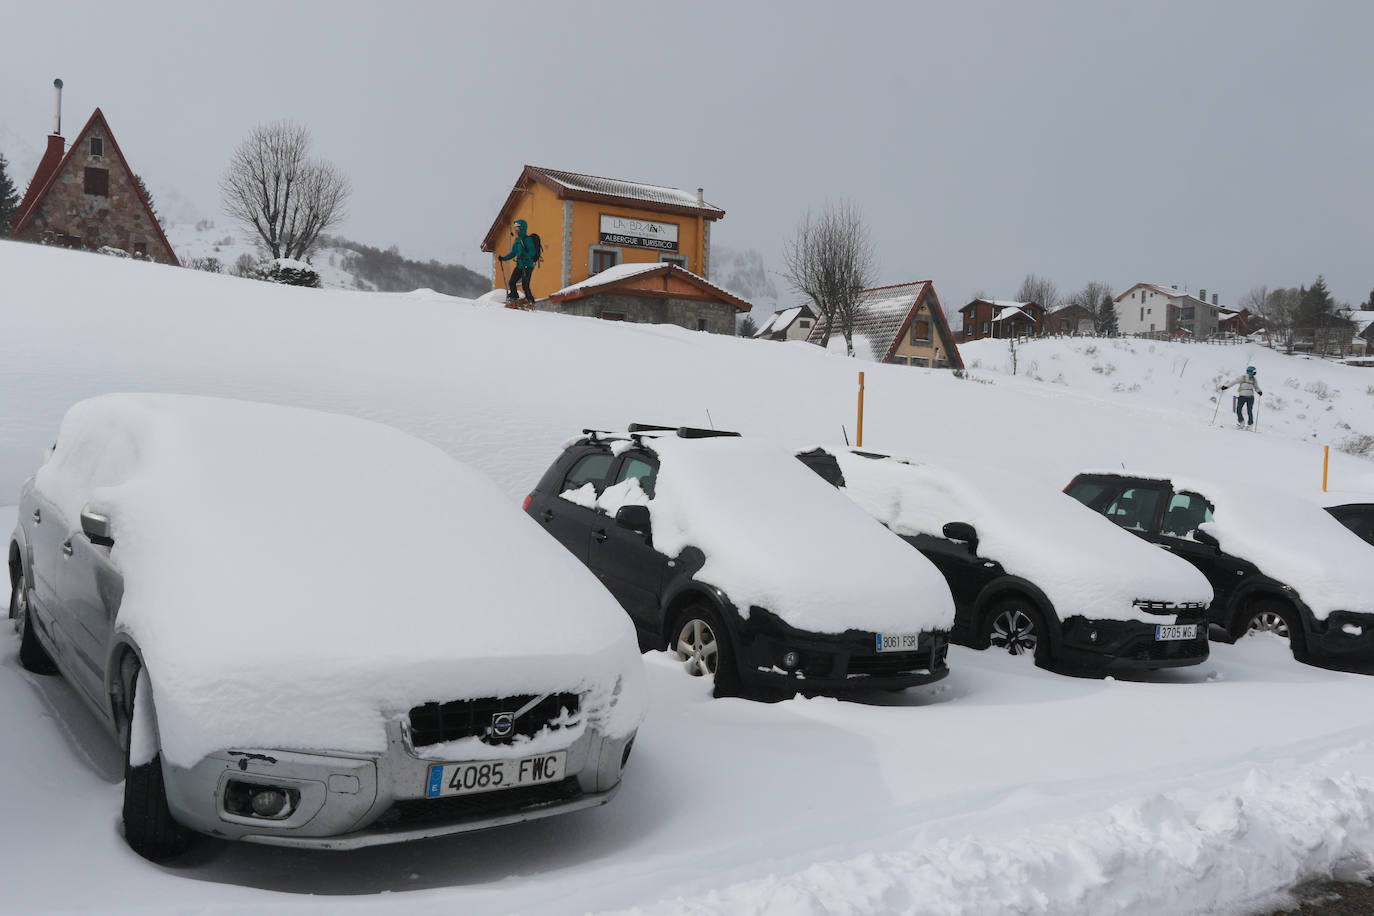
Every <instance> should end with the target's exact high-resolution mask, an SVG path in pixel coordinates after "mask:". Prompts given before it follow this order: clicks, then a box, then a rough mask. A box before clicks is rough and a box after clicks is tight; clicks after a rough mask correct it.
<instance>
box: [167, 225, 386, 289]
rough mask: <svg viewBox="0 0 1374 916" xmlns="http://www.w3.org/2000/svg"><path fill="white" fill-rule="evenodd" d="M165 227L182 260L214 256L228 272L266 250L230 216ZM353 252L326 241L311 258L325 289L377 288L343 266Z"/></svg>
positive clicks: (169, 239) (184, 261)
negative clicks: (230, 218)
mask: <svg viewBox="0 0 1374 916" xmlns="http://www.w3.org/2000/svg"><path fill="white" fill-rule="evenodd" d="M162 228H163V231H165V232H166V234H167V241H169V242H171V243H172V250H173V251H175V252H176V253H177V259H178V260H180V261H181V263H182V264H185V265H188V266H190V265H192V264H193V263H195V262H197V261H201V260H204V259H208V258H214V259H216V260H218V261H219V263H220V265H221V270H222V271H223V272H225V273H229V272H231V271H233V269H234V265H235V264H237V263H238V260H239V258H241V257H243V256H245V255H247V256H248V257H250V258H252V259H253V261H254V262H256V261H257V260H258V259H259V258H261V257H262V253H261V251H260V249H259V247H258V244H257V242H256V240H255V239H254V237H253V236H251V235H250V234H249V233H248V232H247V231H246V230H244V228H243V227H242V226H239V225H238V224H236V223H234V222H233V221H232V220H229V219H228V218H226V217H223V216H221V217H217V218H204V219H197V220H189V219H187V220H174V219H164V220H163V227H162ZM348 254H349V252H348V250H347V249H344V248H336V247H334V246H331V245H322V246H321V247H320V248H319V250H318V251H316V252H315V253H314V254H313V255H311V258H310V266H311V267H312V268H313V269H314V270H315V272H316V273H317V274H319V275H320V285H321V286H323V287H324V288H325V289H364V290H373V289H376V287H375V286H373V285H372V284H371V283H368V282H367V281H366V280H361V279H359V278H358V277H356V276H354V275H353V274H351V273H349V272H348V271H347V270H345V269H344V267H343V262H344V259H345V258H346V257H347V256H348Z"/></svg>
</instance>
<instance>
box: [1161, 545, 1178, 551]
mask: <svg viewBox="0 0 1374 916" xmlns="http://www.w3.org/2000/svg"><path fill="white" fill-rule="evenodd" d="M1159 546H1160V547H1163V548H1164V549H1165V550H1173V549H1174V548H1173V547H1171V546H1170V545H1168V544H1160V545H1159Z"/></svg>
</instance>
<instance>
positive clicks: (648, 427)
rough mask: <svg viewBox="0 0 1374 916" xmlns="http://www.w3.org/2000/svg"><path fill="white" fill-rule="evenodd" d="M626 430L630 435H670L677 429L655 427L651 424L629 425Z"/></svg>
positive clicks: (673, 427) (672, 427)
mask: <svg viewBox="0 0 1374 916" xmlns="http://www.w3.org/2000/svg"><path fill="white" fill-rule="evenodd" d="M628 428H629V430H630V432H632V433H671V432H673V431H675V430H676V429H677V427H676V426H655V425H654V424H653V423H631V424H630V425H629V427H628Z"/></svg>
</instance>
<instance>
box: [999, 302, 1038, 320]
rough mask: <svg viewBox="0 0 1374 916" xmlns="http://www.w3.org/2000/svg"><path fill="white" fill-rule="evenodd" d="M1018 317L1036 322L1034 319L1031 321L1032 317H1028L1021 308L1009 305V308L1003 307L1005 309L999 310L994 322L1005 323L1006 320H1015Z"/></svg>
mask: <svg viewBox="0 0 1374 916" xmlns="http://www.w3.org/2000/svg"><path fill="white" fill-rule="evenodd" d="M1017 315H1020V316H1021V317H1022V318H1026V319H1030V320H1032V321H1033V320H1034V319H1031V316H1029V315H1027V314H1026V313H1025V312H1023V311H1021V308H1020V306H1016V305H1008V306H1005V307H1003V308H999V309H998V310H997V314H996V315H994V316H992V320H993V321H1005V320H1006V319H1008V318H1015V317H1016V316H1017Z"/></svg>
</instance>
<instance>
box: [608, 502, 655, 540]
mask: <svg viewBox="0 0 1374 916" xmlns="http://www.w3.org/2000/svg"><path fill="white" fill-rule="evenodd" d="M615 523H616V524H617V525H619V526H620V527H621V528H629V529H630V530H631V531H638V532H639V533H640V534H648V533H649V507H648V506H621V507H620V508H619V509H618V510H616V513H615Z"/></svg>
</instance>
